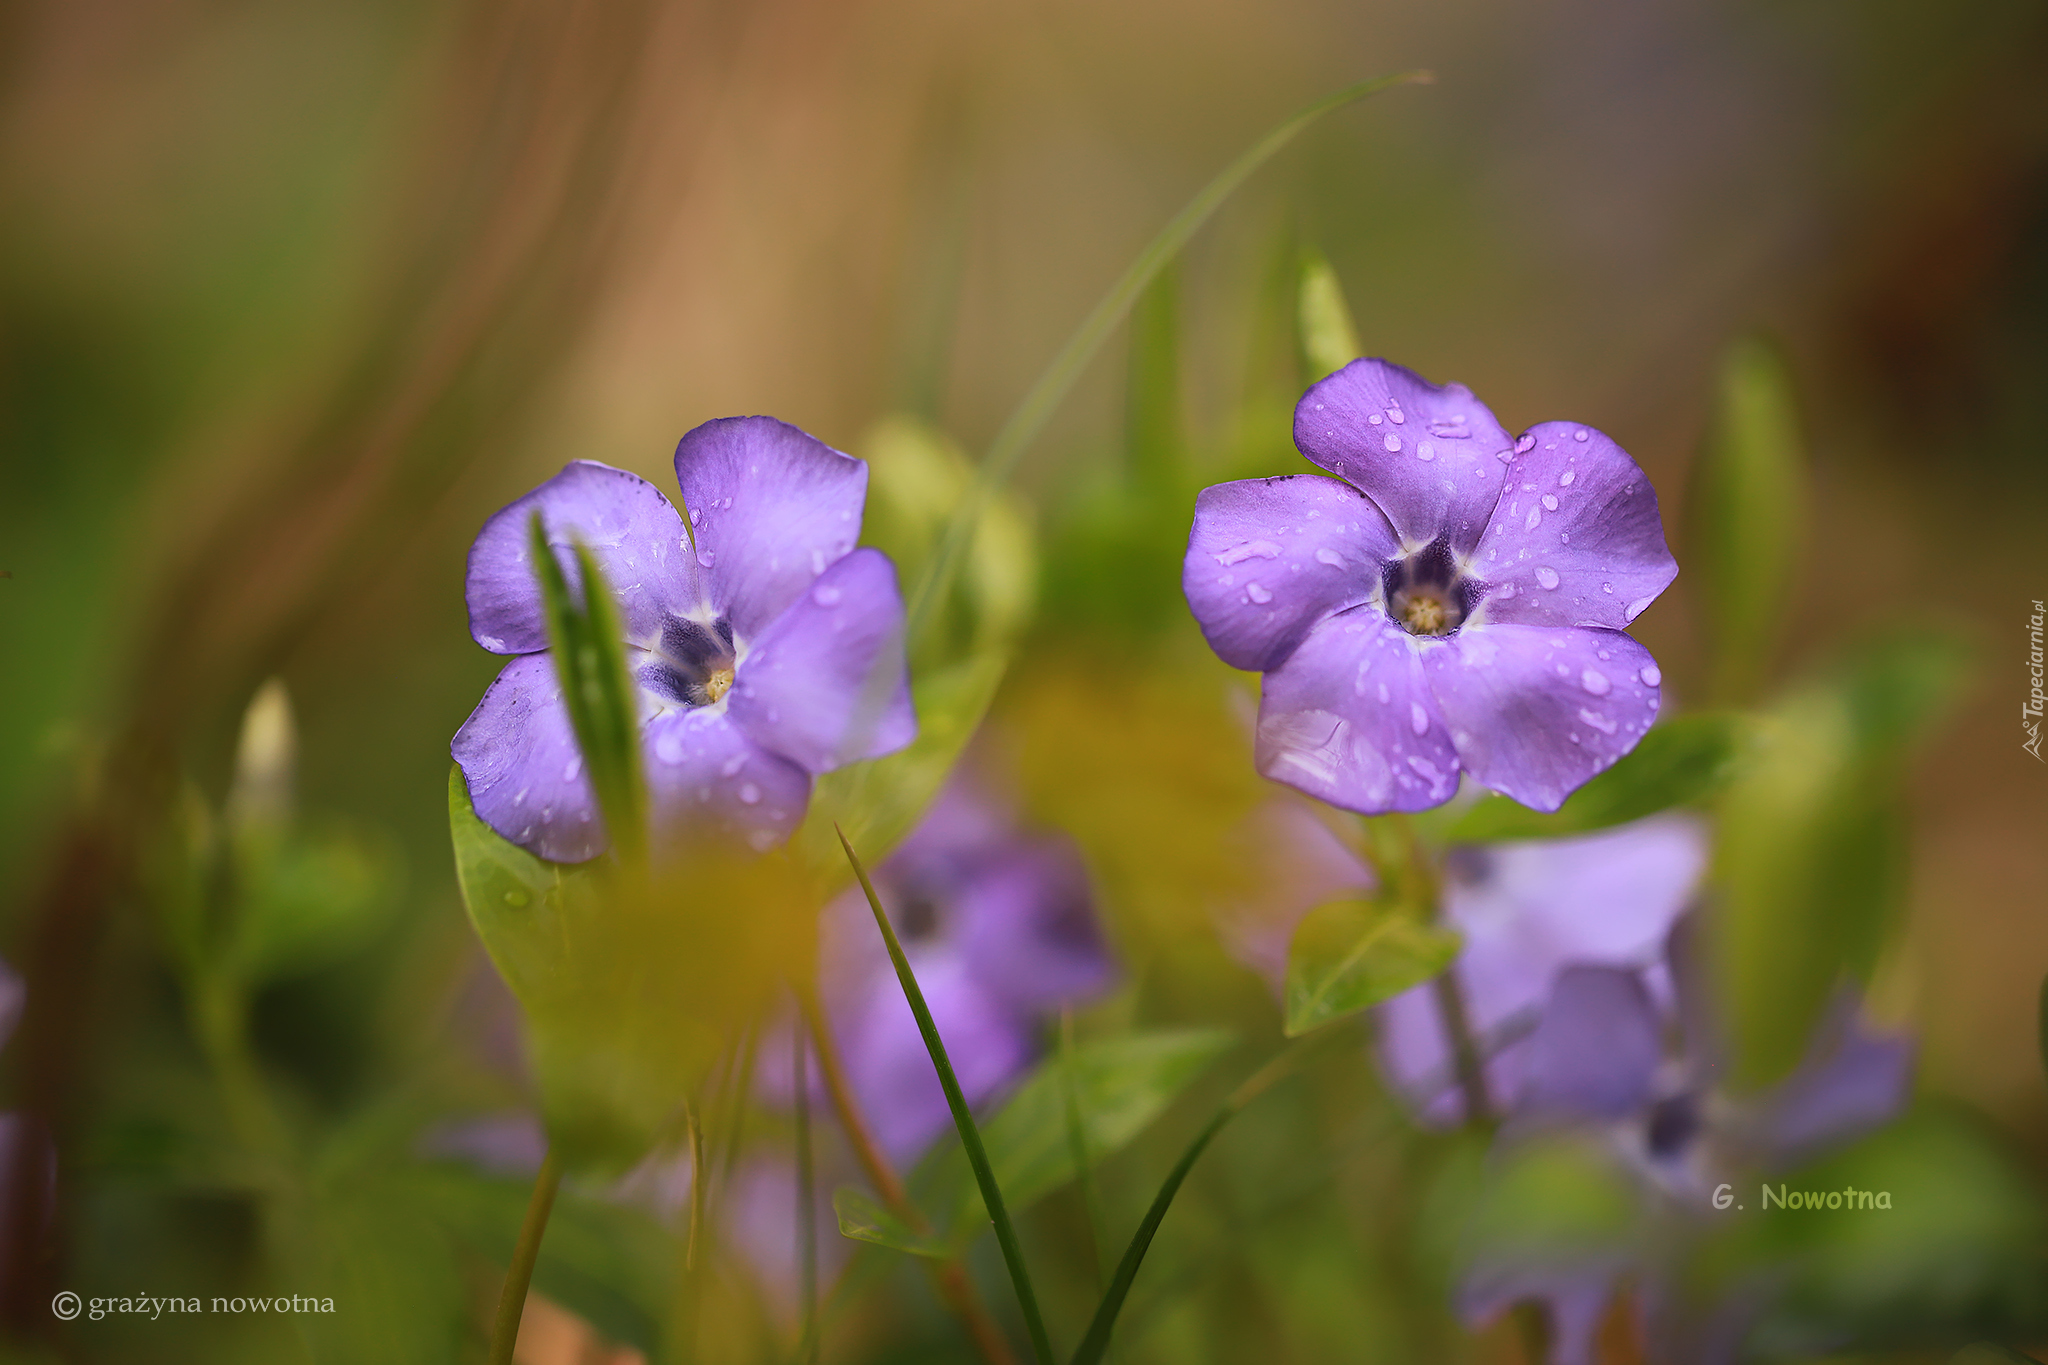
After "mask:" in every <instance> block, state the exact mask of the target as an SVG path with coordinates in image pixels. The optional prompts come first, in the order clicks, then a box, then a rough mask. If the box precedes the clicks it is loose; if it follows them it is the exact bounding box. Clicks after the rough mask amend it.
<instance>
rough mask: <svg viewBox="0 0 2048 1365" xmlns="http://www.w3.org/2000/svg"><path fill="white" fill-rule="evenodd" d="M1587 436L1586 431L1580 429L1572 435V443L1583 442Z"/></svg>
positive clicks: (1582, 428)
mask: <svg viewBox="0 0 2048 1365" xmlns="http://www.w3.org/2000/svg"><path fill="white" fill-rule="evenodd" d="M1587 434H1588V433H1587V431H1586V429H1585V428H1584V427H1580V428H1579V429H1578V430H1577V431H1575V432H1573V433H1572V439H1573V440H1574V441H1583V440H1585V439H1586V436H1587Z"/></svg>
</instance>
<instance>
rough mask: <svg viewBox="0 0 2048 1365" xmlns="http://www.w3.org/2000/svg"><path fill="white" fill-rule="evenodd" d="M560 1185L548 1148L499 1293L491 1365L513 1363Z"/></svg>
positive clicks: (558, 1168) (559, 1162) (559, 1166)
mask: <svg viewBox="0 0 2048 1365" xmlns="http://www.w3.org/2000/svg"><path fill="white" fill-rule="evenodd" d="M561 1187H562V1160H561V1158H560V1157H559V1156H558V1155H556V1153H555V1149H554V1148H553V1147H549V1148H548V1154H547V1155H546V1156H545V1157H543V1158H542V1159H541V1163H540V1174H539V1175H538V1176H536V1177H534V1181H533V1198H532V1199H531V1200H530V1201H528V1203H527V1205H526V1221H525V1222H523V1223H521V1224H520V1225H519V1240H518V1241H517V1242H516V1243H514V1244H513V1247H512V1264H511V1265H509V1266H507V1267H506V1269H505V1287H504V1289H503V1290H502V1291H500V1292H499V1294H498V1318H497V1322H496V1324H495V1325H494V1326H493V1328H492V1331H491V1354H490V1365H512V1349H513V1347H515V1346H516V1345H518V1343H519V1319H520V1317H521V1315H522V1314H524V1313H525V1311H526V1291H527V1287H528V1286H530V1285H531V1284H532V1283H533V1263H534V1262H535V1261H537V1260H539V1259H540V1239H541V1236H542V1234H543V1233H545V1232H546V1231H547V1230H548V1214H550V1213H551V1212H553V1211H554V1207H555V1192H556V1191H557V1190H559V1189H561Z"/></svg>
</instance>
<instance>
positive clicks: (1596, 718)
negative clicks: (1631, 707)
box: [1579, 706, 1621, 735]
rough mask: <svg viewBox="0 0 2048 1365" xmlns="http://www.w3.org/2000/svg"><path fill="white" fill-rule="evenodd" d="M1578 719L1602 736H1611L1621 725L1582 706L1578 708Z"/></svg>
mask: <svg viewBox="0 0 2048 1365" xmlns="http://www.w3.org/2000/svg"><path fill="white" fill-rule="evenodd" d="M1579 719H1580V720H1582V721H1584V722H1586V724H1588V725H1590V726H1592V727H1593V728H1594V729H1595V730H1598V731H1599V732H1600V733H1601V734H1603V735H1611V734H1613V733H1614V732H1615V731H1617V730H1619V729H1620V728H1621V725H1620V723H1619V722H1618V721H1612V720H1609V719H1608V718H1607V717H1605V716H1603V715H1601V714H1599V713H1598V712H1595V711H1588V710H1587V709H1586V708H1585V707H1583V706H1582V707H1580V708H1579Z"/></svg>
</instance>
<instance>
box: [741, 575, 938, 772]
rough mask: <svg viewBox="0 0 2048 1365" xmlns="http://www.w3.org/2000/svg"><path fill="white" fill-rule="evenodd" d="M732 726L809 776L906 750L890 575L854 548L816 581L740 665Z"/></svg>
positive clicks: (901, 664)
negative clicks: (795, 765)
mask: <svg viewBox="0 0 2048 1365" xmlns="http://www.w3.org/2000/svg"><path fill="white" fill-rule="evenodd" d="M730 708H731V715H732V718H733V721H734V723H736V724H737V725H738V726H739V727H740V728H741V729H742V730H745V731H746V732H747V734H748V735H749V736H750V737H752V738H753V740H754V742H755V743H757V744H759V745H761V746H762V747H763V748H765V749H768V750H769V751H770V752H773V753H778V754H781V755H782V756H783V757H785V758H787V759H790V760H791V761H792V762H795V763H797V764H798V765H800V766H801V767H803V768H804V769H805V770H806V771H808V772H811V773H824V772H830V771H831V770H832V769H834V768H837V767H839V766H840V765H842V764H846V763H852V762H855V761H856V760H859V759H863V758H878V757H880V756H881V755H883V754H886V753H892V752H894V751H895V750H897V749H900V748H902V747H903V746H904V745H906V744H908V743H910V741H911V739H912V738H914V737H915V736H916V734H917V716H916V713H915V712H913V711H912V709H911V705H910V674H909V669H908V666H907V664H906V663H905V661H904V654H903V598H902V597H901V596H900V595H899V594H898V593H897V591H896V569H895V566H894V565H892V564H890V563H889V558H888V556H887V555H884V554H883V553H882V552H881V551H880V550H874V549H862V550H856V551H854V552H853V553H852V554H849V555H847V556H846V557H845V558H843V559H841V560H839V561H838V562H837V563H835V564H833V565H832V566H831V567H830V568H828V569H826V570H825V572H824V573H823V574H821V575H819V577H818V579H817V582H816V583H814V584H812V585H811V589H810V591H809V592H807V593H805V594H804V595H803V596H802V597H800V598H798V599H797V600H796V602H795V603H794V604H792V605H791V606H790V608H789V609H788V610H787V611H785V612H783V613H782V615H780V616H779V617H777V618H776V619H775V620H774V621H773V622H772V623H771V624H770V625H769V626H768V628H767V629H766V630H764V631H763V632H762V633H761V634H760V636H759V637H758V638H757V639H756V640H755V641H754V643H753V647H752V649H751V650H750V651H749V653H748V654H747V656H746V657H745V658H744V659H742V660H740V666H739V670H738V673H737V675H736V676H735V678H734V680H733V687H732V696H731V701H730Z"/></svg>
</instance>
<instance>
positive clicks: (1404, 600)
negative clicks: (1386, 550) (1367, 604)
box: [1381, 537, 1477, 635]
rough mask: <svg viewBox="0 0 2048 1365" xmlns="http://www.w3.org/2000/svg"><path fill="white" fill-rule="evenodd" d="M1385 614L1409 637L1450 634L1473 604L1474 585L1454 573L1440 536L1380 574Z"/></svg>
mask: <svg viewBox="0 0 2048 1365" xmlns="http://www.w3.org/2000/svg"><path fill="white" fill-rule="evenodd" d="M1381 586H1382V587H1383V588H1384V589H1385V591H1386V597H1387V615H1388V616H1390V617H1392V618H1393V620H1394V621H1395V622H1396V623H1397V624H1398V625H1399V626H1400V627H1401V629H1403V630H1405V631H1407V632H1408V633H1409V634H1410V635H1451V634H1454V633H1455V632H1456V631H1457V629H1458V627H1459V625H1461V624H1462V623H1463V622H1464V620H1465V618H1466V617H1467V616H1468V615H1470V614H1471V611H1472V608H1473V606H1474V605H1476V603H1475V601H1474V599H1475V597H1476V596H1477V592H1476V591H1475V585H1473V584H1472V583H1470V582H1469V581H1467V580H1466V578H1465V577H1464V575H1462V574H1460V573H1459V572H1458V565H1457V562H1456V561H1455V560H1454V559H1452V558H1451V548H1450V543H1449V542H1448V541H1447V540H1445V539H1443V538H1442V537H1439V538H1437V539H1436V540H1433V541H1431V542H1430V543H1429V544H1427V545H1425V546H1423V547H1422V548H1421V549H1419V550H1417V551H1416V552H1415V553H1414V554H1411V555H1409V556H1407V557H1406V558H1405V559H1397V560H1395V561H1393V562H1392V563H1390V564H1388V565H1387V566H1386V568H1385V569H1384V570H1383V571H1382V576H1381Z"/></svg>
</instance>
